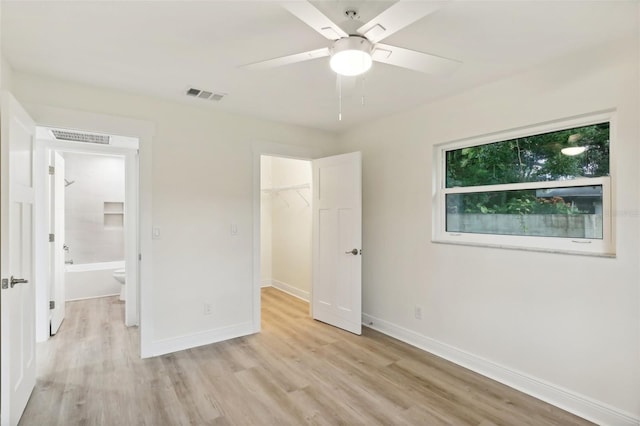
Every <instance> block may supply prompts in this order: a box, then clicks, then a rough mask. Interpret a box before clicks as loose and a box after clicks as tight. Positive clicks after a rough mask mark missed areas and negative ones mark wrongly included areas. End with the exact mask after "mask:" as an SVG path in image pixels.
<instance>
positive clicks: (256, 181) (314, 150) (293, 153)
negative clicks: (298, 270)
mask: <svg viewBox="0 0 640 426" xmlns="http://www.w3.org/2000/svg"><path fill="white" fill-rule="evenodd" d="M252 149H253V291H252V298H253V300H252V308H253V309H252V315H251V317H252V328H253V332H254V333H259V332H260V329H261V326H260V321H261V319H262V312H261V309H262V304H261V301H260V294H261V288H262V282H261V281H262V280H261V277H260V204H261V202H260V198H261V197H260V196H261V189H260V157H262V156H263V155H268V156H272V157H281V158H291V159H295V160H306V161H312V160H314V159H316V158H322V157H327V156H330V155H334V154H335V150H331V149H328V148H326V147H311V146H298V145H287V144H281V143H274V142H264V141H257V142H254V143H253V146H252ZM310 296H311V297H313V283H312V284H311V292H310ZM309 306H311V304H310V305H309ZM310 309H311V308H310Z"/></svg>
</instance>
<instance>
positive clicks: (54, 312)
mask: <svg viewBox="0 0 640 426" xmlns="http://www.w3.org/2000/svg"><path fill="white" fill-rule="evenodd" d="M51 164H52V166H53V175H52V176H51V188H52V191H51V233H53V235H54V239H53V242H52V243H51V245H52V247H51V283H52V288H51V296H50V299H51V301H53V309H51V335H52V336H53V335H54V334H56V333H57V332H58V329H59V328H60V324H62V321H63V320H64V301H65V294H64V277H65V268H64V241H65V236H64V188H65V184H64V158H62V155H60V154H59V153H58V152H54V153H53V154H52V156H51Z"/></svg>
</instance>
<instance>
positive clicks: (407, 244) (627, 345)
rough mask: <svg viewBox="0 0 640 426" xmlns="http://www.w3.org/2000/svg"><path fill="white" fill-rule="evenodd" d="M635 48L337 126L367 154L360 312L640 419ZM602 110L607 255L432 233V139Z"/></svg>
mask: <svg viewBox="0 0 640 426" xmlns="http://www.w3.org/2000/svg"><path fill="white" fill-rule="evenodd" d="M638 52H639V50H638V41H637V40H627V41H625V42H624V43H617V44H613V45H610V46H602V47H601V48H596V49H591V50H589V51H588V52H584V53H582V54H577V55H574V56H571V57H565V58H561V59H558V60H557V61H555V62H553V63H549V64H546V65H544V66H540V67H538V68H535V69H532V70H530V71H528V72H526V73H523V74H520V75H517V76H513V77H511V78H508V79H505V80H502V81H499V82H495V83H493V84H488V85H485V86H482V87H478V88H476V89H474V90H470V91H468V92H465V93H462V94H459V95H457V96H453V97H450V98H448V99H444V100H440V101H437V102H434V103H431V104H428V105H424V106H422V107H419V108H416V109H413V110H410V111H407V112H405V113H402V114H398V115H394V116H391V117H388V118H385V119H380V120H376V121H375V122H372V123H368V124H366V125H363V126H361V127H359V128H357V129H354V130H352V131H350V132H348V133H346V134H344V135H342V136H341V138H340V139H341V142H342V144H343V146H342V150H343V151H344V152H348V151H355V150H361V151H362V152H363V173H364V175H363V190H364V193H363V212H364V217H363V228H364V229H363V240H364V241H363V253H364V256H363V310H364V312H365V313H366V315H365V320H366V321H367V322H369V321H372V322H373V326H374V327H378V328H381V329H383V330H386V331H387V332H390V333H394V334H396V335H402V336H403V338H405V339H406V340H409V341H413V342H414V343H417V344H419V345H421V346H423V347H427V348H429V349H431V350H436V351H440V352H441V353H443V354H444V355H449V356H450V357H451V358H457V359H458V360H467V361H468V362H467V364H468V365H471V366H473V365H474V363H475V365H480V366H485V367H487V370H489V371H490V372H493V373H494V374H493V375H494V376H495V377H498V378H501V379H503V380H504V381H507V382H511V383H513V384H515V385H517V386H519V387H521V388H524V389H527V390H529V391H532V389H537V388H536V386H539V387H541V389H542V390H540V391H539V392H538V390H535V391H532V392H536V393H538V394H539V395H540V396H541V397H544V398H546V399H551V400H553V399H554V398H560V396H567V395H566V394H564V393H563V391H562V389H564V390H567V391H568V393H569V394H570V395H569V396H567V401H568V402H567V401H559V400H557V399H556V400H555V402H556V403H559V404H560V405H564V406H567V407H568V408H571V409H574V411H580V410H584V413H585V414H586V415H590V416H591V417H592V418H593V417H594V416H595V415H599V414H598V413H600V414H602V415H605V414H603V413H605V412H606V411H607V409H606V406H611V407H613V409H614V411H615V410H617V412H618V414H619V412H626V413H631V419H632V420H633V417H634V416H635V417H636V419H637V418H638V417H640V362H639V361H640V342H639V337H640V330H639V326H640V314H639V302H640V294H639V283H640V277H639V273H638V261H639V260H640V240H639V232H640V228H639V226H638V225H639V223H638V220H639V214H638V212H639V208H640V199H639V196H638V179H639V175H638V164H639V163H640V156H639V151H638V146H639V137H640V134H639V129H638V118H639V108H638V98H639V89H640V88H639V85H638V81H639V66H638ZM608 108H615V109H617V118H618V120H617V122H616V124H615V129H614V130H615V135H616V137H615V140H613V142H612V163H613V167H612V181H613V187H614V188H613V192H614V211H615V223H616V229H617V232H616V238H617V257H616V258H615V259H607V258H598V257H583V256H572V255H561V254H548V253H535V252H526V251H511V250H500V249H489V248H478V247H466V246H455V245H444V244H433V243H432V242H431V238H432V235H431V211H432V203H431V192H432V184H433V179H432V162H433V158H432V154H433V145H434V144H438V143H443V142H447V141H453V140H457V139H462V138H466V137H472V136H477V135H483V134H487V133H491V132H497V131H502V130H506V129H511V128H515V127H519V126H527V125H532V124H536V123H542V122H546V121H550V120H557V119H561V118H565V117H570V116H574V115H578V114H584V113H589V112H595V111H600V110H603V109H608ZM416 305H419V306H421V307H422V315H423V318H422V320H417V319H415V318H414V306H416ZM443 344H444V345H443ZM455 348H457V349H460V350H461V351H463V352H458V351H456V350H455ZM486 361H489V362H488V363H487V362H486ZM492 363H494V364H497V366H495V365H493V364H492ZM501 367H504V368H506V369H509V370H511V371H512V372H513V371H515V372H520V373H522V374H523V375H518V374H515V376H513V377H512V376H509V372H508V370H505V369H502V368H501ZM491 369H493V370H491ZM514 377H515V379H514ZM528 378H535V379H536V380H538V381H535V380H534V381H530V382H528V381H527V379H528ZM540 381H542V383H540ZM523 383H524V385H523ZM545 383H547V384H550V385H551V386H545V385H544V384H545ZM556 391H557V393H554V392H556ZM574 395H578V396H579V398H578V401H570V399H571V397H572V396H574ZM580 396H582V397H584V398H581V397H580ZM588 400H594V401H596V405H597V407H596V408H597V409H596V412H597V413H596V414H593V413H587V412H586V411H588V409H589V408H588V405H589V404H588ZM572 404H573V406H572ZM576 407H577V408H576ZM614 417H615V416H614ZM622 417H624V415H623V416H622ZM602 418H606V416H605V417H601V419H602ZM616 418H617V419H618V420H620V418H618V417H616ZM609 420H610V419H609Z"/></svg>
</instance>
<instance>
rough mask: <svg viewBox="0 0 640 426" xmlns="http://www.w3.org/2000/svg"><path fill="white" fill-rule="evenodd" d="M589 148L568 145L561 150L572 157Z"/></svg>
mask: <svg viewBox="0 0 640 426" xmlns="http://www.w3.org/2000/svg"><path fill="white" fill-rule="evenodd" d="M586 150H587V147H586V146H568V147H566V148H562V149H561V150H560V152H561V153H563V154H564V155H568V156H570V157H573V156H576V155H580V154H582V153H583V152H585V151H586Z"/></svg>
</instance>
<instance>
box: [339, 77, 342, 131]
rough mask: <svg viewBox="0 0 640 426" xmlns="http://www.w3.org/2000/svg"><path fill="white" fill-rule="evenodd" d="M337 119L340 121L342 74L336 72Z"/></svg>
mask: <svg viewBox="0 0 640 426" xmlns="http://www.w3.org/2000/svg"><path fill="white" fill-rule="evenodd" d="M338 121H342V76H341V75H340V74H338Z"/></svg>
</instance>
